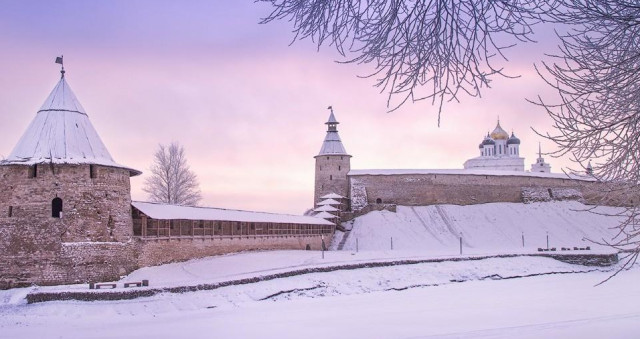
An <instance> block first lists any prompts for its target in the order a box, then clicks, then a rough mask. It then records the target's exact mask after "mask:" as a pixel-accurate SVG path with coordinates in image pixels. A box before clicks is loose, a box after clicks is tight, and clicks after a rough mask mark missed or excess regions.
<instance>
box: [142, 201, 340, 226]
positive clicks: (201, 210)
mask: <svg viewBox="0 0 640 339" xmlns="http://www.w3.org/2000/svg"><path fill="white" fill-rule="evenodd" d="M131 205H133V207H135V208H137V209H138V210H140V211H141V212H142V213H144V214H146V215H147V216H149V217H151V218H153V219H160V220H170V219H183V220H222V221H241V222H273V223H288V224H315V225H333V224H332V223H330V222H328V221H325V220H324V219H321V218H315V217H310V216H301V215H289V214H275V213H266V212H253V211H241V210H229V209H223V208H213V207H194V206H179V205H170V204H163V203H154V202H143V201H132V202H131Z"/></svg>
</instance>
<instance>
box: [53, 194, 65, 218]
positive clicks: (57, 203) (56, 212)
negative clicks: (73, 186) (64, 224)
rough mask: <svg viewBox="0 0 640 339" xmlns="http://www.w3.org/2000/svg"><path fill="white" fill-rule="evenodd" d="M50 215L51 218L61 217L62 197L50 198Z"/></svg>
mask: <svg viewBox="0 0 640 339" xmlns="http://www.w3.org/2000/svg"><path fill="white" fill-rule="evenodd" d="M51 216H52V217H53V218H61V217H62V199H60V198H58V197H55V198H53V200H51Z"/></svg>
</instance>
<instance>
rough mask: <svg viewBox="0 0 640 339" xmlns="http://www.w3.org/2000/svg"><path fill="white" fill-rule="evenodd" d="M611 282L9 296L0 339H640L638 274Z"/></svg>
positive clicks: (364, 278)
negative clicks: (114, 297)
mask: <svg viewBox="0 0 640 339" xmlns="http://www.w3.org/2000/svg"><path fill="white" fill-rule="evenodd" d="M272 253H273V254H275V255H272V256H271V259H272V260H273V261H274V262H275V261H277V262H278V263H279V264H278V265H272V266H284V265H285V264H286V263H287V262H288V261H289V260H288V259H287V258H297V257H298V256H301V257H304V256H306V255H307V254H308V252H305V251H282V252H270V253H264V254H267V255H269V254H272ZM257 254H259V253H244V254H236V255H231V256H225V257H218V258H207V259H201V260H194V261H191V262H188V263H183V264H171V265H164V266H159V267H155V268H153V271H149V270H148V271H147V272H141V271H138V272H135V273H134V274H133V275H132V277H135V276H136V275H144V276H146V277H153V278H152V279H155V280H151V281H152V284H153V283H154V281H164V282H165V283H169V282H171V281H173V280H172V279H173V278H172V277H173V276H174V275H178V276H180V278H179V279H180V280H181V281H182V282H185V283H197V282H203V281H209V280H210V279H214V280H215V279H218V278H220V277H218V278H215V277H214V276H215V274H212V273H208V272H213V271H215V270H216V269H217V268H220V267H226V265H227V264H228V263H231V262H233V263H235V264H239V265H240V266H244V265H245V264H246V266H247V267H246V268H247V270H246V271H247V272H246V273H241V274H243V275H245V274H251V273H248V271H250V270H255V269H256V268H258V270H256V271H257V272H261V271H263V270H260V269H259V268H260V267H258V266H260V265H259V263H255V262H253V261H252V260H251V258H255V255H257ZM314 254H318V253H317V252H315V253H314ZM356 256H357V255H356ZM217 259H219V260H220V262H219V261H218V260H217ZM225 261H226V263H224V262H225ZM294 261H298V262H299V261H300V258H297V259H294ZM243 263H244V264H243ZM181 270H182V271H183V273H180V271H181ZM236 271H237V272H240V271H242V269H241V268H239V267H238V268H237V269H236ZM569 272H582V273H569ZM254 273H255V272H254ZM561 273H563V274H561ZM611 273H612V269H611V268H609V269H598V270H596V269H594V268H593V267H585V266H577V265H570V264H566V263H562V262H559V261H556V260H553V259H549V258H542V257H513V258H491V259H484V260H474V261H455V262H452V261H449V262H437V263H425V264H415V265H403V266H392V267H378V268H365V269H356V270H344V271H336V272H330V273H312V274H305V275H300V276H294V277H289V278H284V279H275V280H269V281H261V282H257V283H253V284H245V285H237V286H228V287H223V288H219V289H216V290H211V291H199V292H191V293H184V294H169V293H167V294H160V295H156V296H153V297H149V298H140V299H135V300H124V301H101V302H80V301H56V302H46V303H37V304H30V305H28V304H25V302H24V299H22V298H23V297H24V295H25V294H26V293H27V292H28V291H30V290H31V289H29V288H27V289H13V290H9V291H0V338H149V337H152V338H176V337H182V338H211V337H216V338H328V337H330V338H423V337H432V336H435V337H442V336H444V337H456V338H458V337H465V338H466V337H468V338H476V337H484V338H487V337H488V338H513V337H518V338H534V337H537V338H540V337H543V338H554V337H577V336H581V337H583V338H603V337H607V338H634V337H635V335H637V331H638V330H640V304H638V303H637V300H639V298H640V284H638V283H637V281H638V279H640V267H635V268H634V269H632V270H630V271H627V272H624V273H623V274H621V275H620V276H618V277H617V278H614V279H613V280H612V281H610V282H607V283H605V284H604V285H601V286H598V287H594V285H595V284H597V283H598V282H600V281H602V280H603V279H605V278H607V277H608V276H609V275H610V274H611ZM520 276H528V277H524V278H518V277H520ZM189 277H190V278H189ZM174 282H175V281H174ZM58 288H61V287H58ZM85 288H86V287H85Z"/></svg>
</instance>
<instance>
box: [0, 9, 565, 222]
mask: <svg viewBox="0 0 640 339" xmlns="http://www.w3.org/2000/svg"><path fill="white" fill-rule="evenodd" d="M267 13H268V7H266V6H265V5H262V4H254V3H253V2H252V1H184V2H176V1H109V2H104V3H98V2H92V1H56V2H48V1H41V2H38V1H29V2H19V1H14V2H7V3H4V4H3V11H2V12H1V13H0V31H2V32H3V34H2V35H0V49H1V50H2V51H3V53H0V64H1V65H2V68H1V69H2V77H0V116H1V117H2V123H1V124H0V135H1V136H2V142H1V143H0V156H8V155H9V153H10V152H11V150H12V149H13V147H14V146H15V144H16V143H17V141H18V139H19V138H20V136H21V135H22V133H23V132H24V130H25V129H26V127H27V125H28V124H29V122H30V121H31V120H32V119H33V117H34V116H35V114H36V111H37V110H38V108H39V107H40V105H41V104H42V102H43V101H44V100H45V98H46V97H47V95H48V94H49V92H50V91H51V90H52V89H53V86H54V85H55V83H56V82H57V80H58V78H59V72H58V71H59V67H58V66H57V65H56V64H54V60H55V57H56V56H59V55H61V54H64V56H65V68H66V70H67V75H66V78H67V81H68V83H69V85H70V86H71V88H72V89H73V90H74V92H75V93H76V95H77V97H78V99H79V100H80V102H81V103H82V105H83V106H84V107H85V109H86V110H87V112H88V114H89V118H90V120H91V122H92V123H93V125H94V127H95V128H96V130H97V131H98V133H99V134H100V136H101V138H102V140H103V142H104V143H105V144H106V146H107V147H108V149H109V151H110V153H111V155H112V156H113V158H114V159H115V160H116V161H117V162H119V163H121V164H124V165H127V166H130V167H133V168H136V169H139V170H141V171H143V172H144V174H143V175H142V176H138V177H134V178H132V180H131V185H132V195H133V198H134V199H136V200H146V194H145V193H144V192H143V191H142V186H143V183H144V179H145V178H146V174H147V173H148V172H149V171H148V169H149V166H150V165H151V162H152V155H153V152H154V151H155V150H156V147H157V145H158V144H159V143H163V144H167V143H170V142H171V141H178V142H180V143H181V144H182V145H183V146H184V147H185V149H186V152H187V156H188V159H189V164H190V165H191V168H192V169H193V170H194V171H195V172H196V174H197V175H198V177H199V179H200V182H201V189H202V193H203V197H204V199H203V201H202V205H206V206H216V207H225V208H237V209H249V210H259V211H271V212H284V213H294V214H300V213H302V212H304V210H306V209H307V208H310V207H311V205H312V203H313V201H312V200H313V175H314V174H313V169H314V159H313V156H314V155H316V154H317V152H318V151H319V150H320V146H321V143H322V140H323V138H324V135H325V125H324V122H325V121H326V119H327V116H328V111H327V110H326V108H327V106H329V105H332V106H333V107H334V111H335V114H336V117H337V119H338V120H339V121H340V125H339V126H338V128H339V131H340V136H341V137H342V141H343V143H344V145H345V148H346V149H347V152H349V153H350V154H351V155H353V158H352V165H351V166H352V168H354V169H366V168H462V164H463V163H464V161H465V160H466V159H468V158H471V157H475V156H476V155H477V154H478V150H477V146H478V143H479V142H480V141H481V140H482V136H483V135H484V134H486V133H487V132H488V131H490V130H492V129H493V128H494V127H495V123H496V119H497V117H498V116H499V117H500V120H501V124H502V127H503V128H504V129H505V130H507V131H508V132H511V131H514V132H515V134H516V135H517V136H518V137H519V138H520V139H521V140H522V144H521V148H520V153H521V155H523V156H524V157H525V168H529V167H530V164H531V163H532V162H534V161H535V158H536V156H537V150H538V142H541V143H542V148H543V151H551V150H553V149H554V147H553V145H552V144H551V143H549V142H548V141H546V140H543V139H541V138H540V137H538V136H536V135H535V133H533V131H532V130H531V128H532V127H533V128H536V129H538V130H540V131H543V132H547V131H548V132H552V130H551V126H550V120H549V118H548V117H547V116H546V114H545V113H544V111H543V110H541V109H540V108H538V107H535V106H533V105H531V104H529V103H527V102H526V101H525V98H526V97H528V98H533V97H535V95H537V94H538V93H546V94H548V93H549V92H548V89H546V88H545V87H544V84H542V82H541V81H540V80H539V79H538V78H537V76H536V75H535V73H534V70H533V67H532V64H533V62H536V61H537V60H538V59H539V58H540V57H542V53H543V51H544V49H545V48H548V47H549V46H552V45H553V43H554V41H553V40H552V39H550V38H547V37H546V36H542V35H541V36H540V37H539V38H541V43H542V44H538V45H528V46H524V47H519V48H517V49H513V50H512V51H510V52H508V56H509V57H510V59H511V60H515V61H518V62H517V63H516V62H512V63H509V64H506V66H507V71H508V73H509V74H513V75H518V74H519V75H522V77H521V78H519V79H515V80H507V79H497V80H496V81H494V83H492V88H491V89H490V90H485V91H484V92H483V97H482V98H468V97H462V102H461V103H455V104H449V105H447V106H446V107H445V112H444V113H443V116H442V125H441V127H439V128H438V127H437V114H436V113H437V112H436V109H435V108H434V107H432V106H431V105H430V104H429V103H427V102H420V103H417V104H407V105H405V106H404V107H403V108H402V109H400V110H398V111H396V112H394V113H386V106H385V104H386V96H385V95H384V94H380V93H379V89H377V88H375V87H373V81H372V80H370V79H358V78H357V77H356V75H362V74H364V73H366V69H365V68H363V67H358V66H355V65H341V64H337V63H335V62H334V61H335V60H336V59H337V54H336V53H335V52H333V51H332V50H331V49H330V48H323V49H322V50H321V51H320V52H319V53H318V52H316V48H315V47H314V46H313V45H312V44H311V43H309V42H297V43H295V44H294V45H293V46H288V45H289V42H290V41H291V38H292V35H291V33H290V30H291V26H290V25H289V23H287V22H279V23H275V24H269V25H258V21H259V19H260V17H261V16H264V15H266V14H267ZM543 47H544V48H543ZM551 51H552V50H549V49H547V52H551ZM547 161H548V162H550V163H551V165H552V171H554V172H558V171H560V169H561V167H563V166H568V165H569V162H568V161H567V160H566V159H552V158H550V157H548V156H547Z"/></svg>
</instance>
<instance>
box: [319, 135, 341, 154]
mask: <svg viewBox="0 0 640 339" xmlns="http://www.w3.org/2000/svg"><path fill="white" fill-rule="evenodd" d="M318 155H348V154H347V151H346V150H345V149H344V146H343V145H342V141H341V140H340V136H339V135H338V131H328V132H327V136H326V137H325V138H324V142H322V147H321V148H320V153H318Z"/></svg>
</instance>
